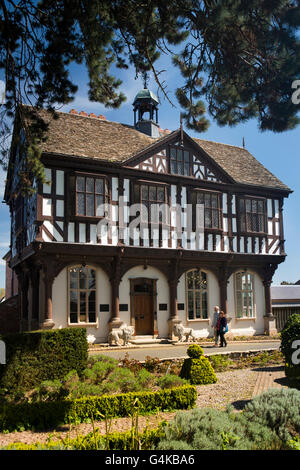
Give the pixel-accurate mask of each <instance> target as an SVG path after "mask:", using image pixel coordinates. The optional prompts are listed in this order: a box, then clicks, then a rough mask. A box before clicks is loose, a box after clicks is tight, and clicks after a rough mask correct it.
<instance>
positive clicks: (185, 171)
mask: <svg viewBox="0 0 300 470" xmlns="http://www.w3.org/2000/svg"><path fill="white" fill-rule="evenodd" d="M170 172H171V173H173V174H175V175H184V176H190V152H188V151H187V150H183V149H180V148H175V147H171V148H170Z"/></svg>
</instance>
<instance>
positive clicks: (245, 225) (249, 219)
mask: <svg viewBox="0 0 300 470" xmlns="http://www.w3.org/2000/svg"><path fill="white" fill-rule="evenodd" d="M239 215H240V229H241V232H258V233H259V232H263V233H264V232H265V231H266V206H265V201H264V200H263V199H250V198H249V199H245V198H240V200H239Z"/></svg>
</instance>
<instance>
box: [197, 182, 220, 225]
mask: <svg viewBox="0 0 300 470" xmlns="http://www.w3.org/2000/svg"><path fill="white" fill-rule="evenodd" d="M220 197H221V195H220V194H218V193H213V192H206V191H205V192H201V191H194V192H193V193H192V204H193V210H194V214H193V217H194V224H193V225H194V226H195V223H196V205H197V204H199V205H200V204H203V205H204V228H206V229H219V230H220V229H221V228H222V208H221V199H220Z"/></svg>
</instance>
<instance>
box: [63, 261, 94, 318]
mask: <svg viewBox="0 0 300 470" xmlns="http://www.w3.org/2000/svg"><path fill="white" fill-rule="evenodd" d="M69 319H70V323H71V324H72V323H74V324H76V323H96V271H95V269H92V268H89V267H83V266H82V267H72V268H70V269H69Z"/></svg>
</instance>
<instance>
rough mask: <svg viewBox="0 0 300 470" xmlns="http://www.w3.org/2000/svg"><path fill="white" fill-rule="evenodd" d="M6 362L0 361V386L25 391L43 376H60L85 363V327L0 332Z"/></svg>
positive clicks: (4, 388) (86, 352)
mask: <svg viewBox="0 0 300 470" xmlns="http://www.w3.org/2000/svg"><path fill="white" fill-rule="evenodd" d="M0 339H2V340H3V341H4V342H5V345H6V364H5V365H0V389H2V390H3V391H4V392H7V393H9V392H10V391H14V392H15V391H16V390H23V391H27V390H30V389H32V388H34V387H36V386H38V385H39V384H40V383H41V382H42V381H44V380H54V379H62V378H63V377H64V376H65V375H66V374H67V373H68V372H70V371H71V370H74V369H75V370H76V371H77V372H78V374H79V375H80V374H81V373H82V371H83V370H84V369H85V368H86V367H87V360H88V342H87V337H86V329H85V328H62V329H57V330H45V331H34V332H28V333H17V334H11V335H5V336H1V338H0Z"/></svg>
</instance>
